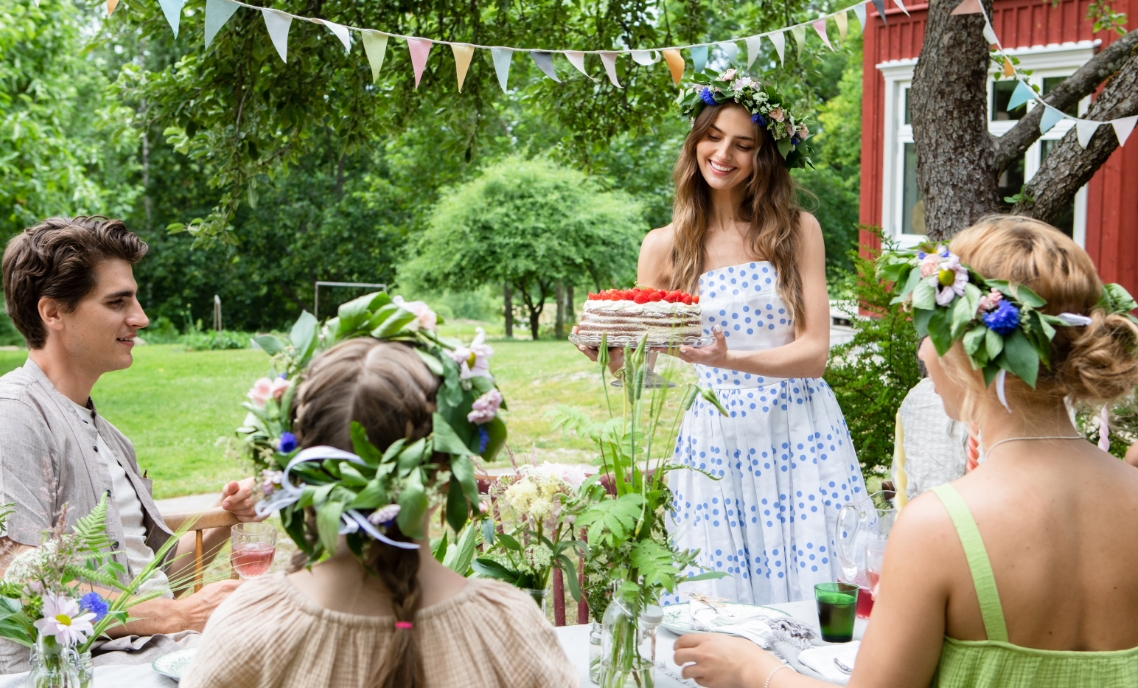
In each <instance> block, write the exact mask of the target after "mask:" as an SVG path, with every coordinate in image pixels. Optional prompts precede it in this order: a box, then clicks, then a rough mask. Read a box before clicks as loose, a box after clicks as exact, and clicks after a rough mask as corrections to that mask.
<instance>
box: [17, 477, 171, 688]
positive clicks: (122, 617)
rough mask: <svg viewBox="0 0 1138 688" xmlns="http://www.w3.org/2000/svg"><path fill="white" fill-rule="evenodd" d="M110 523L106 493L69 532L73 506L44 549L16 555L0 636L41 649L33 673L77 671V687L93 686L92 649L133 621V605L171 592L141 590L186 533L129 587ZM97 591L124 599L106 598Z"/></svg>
mask: <svg viewBox="0 0 1138 688" xmlns="http://www.w3.org/2000/svg"><path fill="white" fill-rule="evenodd" d="M12 513H13V510H12V509H11V508H5V510H4V511H2V512H0V524H2V523H3V520H4V519H6V518H7V517H8V516H9V515H11V514H12ZM106 518H107V498H106V496H105V495H104V496H103V498H102V499H100V500H99V503H98V504H97V505H96V506H95V508H94V509H92V510H91V513H89V514H87V515H86V516H84V517H83V518H80V519H79V520H78V521H76V523H75V526H74V527H73V528H72V530H71V532H67V531H66V526H65V524H66V522H67V514H66V506H65V507H64V513H63V514H62V515H61V516H60V518H59V525H57V526H56V527H55V528H54V529H53V530H51V531H48V532H47V533H45V536H44V540H43V542H42V543H41V544H40V546H39V547H37V548H35V549H32V550H28V551H27V552H24V553H22V554H20V555H19V556H17V557H15V558H14V559H13V560H12V562H11V564H10V565H9V566H8V570H7V572H6V573H5V575H4V580H3V581H2V582H0V637H2V638H7V639H9V640H12V641H15V642H17V643H19V644H21V645H23V646H25V647H28V648H32V649H34V650H35V651H36V660H34V661H33V670H34V669H36V668H37V661H38V668H39V669H42V670H43V671H45V672H47V673H49V674H51V673H53V675H55V676H57V677H58V676H62V675H63V674H66V673H67V672H69V671H70V672H71V673H73V674H75V676H74V677H73V680H72V682H71V684H69V685H85V684H86V682H87V681H89V680H90V675H89V671H90V666H89V664H87V665H86V668H85V669H84V667H83V663H82V661H81V659H82V658H83V657H84V656H87V657H88V659H89V655H87V653H89V652H90V649H91V645H92V644H93V643H94V642H95V641H96V640H98V639H99V638H100V637H102V636H103V635H104V634H105V633H106V631H107V630H108V629H109V628H111V627H112V626H116V625H121V624H125V623H127V621H128V620H129V617H128V612H127V610H128V609H129V608H130V607H133V606H134V605H136V604H139V603H141V602H146V601H147V600H151V599H154V598H156V597H159V596H161V595H162V594H163V593H164V592H165V591H164V590H163V589H157V590H153V591H150V592H147V593H142V594H139V593H138V590H139V588H140V587H141V586H142V585H144V584H145V583H146V582H147V581H149V580H150V579H151V578H152V577H153V576H154V574H155V572H156V571H157V569H158V567H159V566H160V565H161V564H162V562H163V561H164V560H165V557H166V553H167V552H168V551H169V550H170V548H171V547H173V546H175V545H176V544H177V542H178V536H179V535H180V534H181V532H184V529H185V526H183V529H182V531H181V532H179V533H176V534H175V536H174V537H172V538H170V539H169V540H168V541H167V542H166V544H165V545H163V546H162V547H161V548H159V550H158V551H157V552H156V553H155V555H154V559H153V560H152V561H151V563H150V564H149V565H147V566H146V567H145V568H144V569H143V570H142V571H140V572H139V573H138V575H136V576H135V578H134V579H133V580H132V581H130V582H129V583H123V582H122V578H124V577H125V574H126V568H125V567H124V566H123V565H122V564H119V563H118V562H116V561H115V560H114V555H115V553H116V552H115V551H114V549H113V547H112V544H113V543H112V542H111V541H110V539H109V538H108V537H107V532H106ZM0 527H2V525H0ZM84 586H87V587H88V590H87V591H86V592H84V590H83V588H84ZM91 586H99V587H101V588H103V589H106V590H110V591H112V592H115V593H117V595H116V596H115V597H114V599H110V600H108V599H105V598H104V597H103V596H102V595H101V594H100V593H98V592H96V591H94V590H93V589H90V587H91ZM34 673H35V672H34V671H33V676H34ZM46 685H52V684H50V683H49V684H46Z"/></svg>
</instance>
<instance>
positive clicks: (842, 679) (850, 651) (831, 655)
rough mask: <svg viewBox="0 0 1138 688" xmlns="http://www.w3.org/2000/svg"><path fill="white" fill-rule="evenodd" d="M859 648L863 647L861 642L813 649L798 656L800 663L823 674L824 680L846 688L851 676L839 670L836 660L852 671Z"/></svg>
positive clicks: (856, 641)
mask: <svg viewBox="0 0 1138 688" xmlns="http://www.w3.org/2000/svg"><path fill="white" fill-rule="evenodd" d="M859 647H861V641H860V640H854V641H852V642H848V643H834V644H833V645H821V646H816V647H811V648H809V649H806V650H803V651H802V652H800V653H799V654H798V661H799V662H801V663H802V665H803V666H805V667H808V668H809V669H812V670H813V671H816V672H818V673H819V674H821V675H822V678H824V679H825V680H827V681H829V682H830V683H837V684H839V685H843V686H844V685H846V684H847V683H848V682H849V680H850V675H849V674H846V673H842V672H841V671H840V670H839V669H838V665H837V664H835V663H834V659H837V660H838V661H840V662H841V663H842V664H845V665H846V666H847V667H849V668H851V669H852V668H853V666H854V661H855V660H856V659H857V651H858V648H859Z"/></svg>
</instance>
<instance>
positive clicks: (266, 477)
mask: <svg viewBox="0 0 1138 688" xmlns="http://www.w3.org/2000/svg"><path fill="white" fill-rule="evenodd" d="M283 477H284V473H283V472H281V471H270V470H269V469H267V468H266V469H265V470H263V471H261V492H264V493H265V496H266V497H268V496H270V495H272V494H273V493H274V492H276V490H277V488H279V487H280V486H281V480H282V479H283Z"/></svg>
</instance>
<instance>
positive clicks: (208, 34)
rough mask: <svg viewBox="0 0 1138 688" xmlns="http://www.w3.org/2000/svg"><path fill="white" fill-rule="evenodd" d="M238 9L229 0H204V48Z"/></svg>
mask: <svg viewBox="0 0 1138 688" xmlns="http://www.w3.org/2000/svg"><path fill="white" fill-rule="evenodd" d="M117 1H118V0H115V2H117ZM238 7H240V5H238V4H237V3H235V2H229V0H205V47H207V48H208V47H209V44H210V43H212V42H213V37H214V36H216V35H217V32H218V31H221V27H223V26H225V22H227V21H229V18H230V17H232V16H233V13H234V12H236V11H237V8H238Z"/></svg>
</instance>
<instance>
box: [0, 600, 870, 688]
mask: <svg viewBox="0 0 1138 688" xmlns="http://www.w3.org/2000/svg"><path fill="white" fill-rule="evenodd" d="M767 606H769V607H774V608H775V609H781V610H782V611H784V612H786V613H788V614H790V615H791V616H792V617H794V618H795V619H797V620H798V621H802V622H803V623H807V624H810V625H811V626H812V627H813V628H814V630H815V632H818V633H821V631H820V630H819V628H818V608H817V606H816V605H815V602H814V601H813V600H809V601H803V602H786V603H783V604H771V605H767ZM866 623H867V622H866V620H865V619H858V620H857V621H855V622H854V638H855V639H858V640H860V639H861V636H862V634H864V633H865V626H866ZM556 631H557V638H558V640H560V641H561V647H562V648H563V649H564V650H565V654H567V655H569V661H571V662H573V666H575V667H577V675H578V676H580V677H581V688H589V686H591V685H593V684H592V683H590V682H589V626H588V625H587V624H586V625H581V626H564V627H562V628H558V629H556ZM677 637H678V636H677V635H676V634H675V633H672V632H671V631H669V630H667V629H665V628H660V629H659V630H658V631H657V633H656V663H657V665H659V663H660V662H663V663H664V667H665V668H664V669H663V670H659V669H658V670H657V671H656V687H657V688H680V687H681V686H684V683H682V682H681V680H678V679H679V677H680V668H679V667H678V666H676V663H675V662H674V661H673V660H672V652H673V651H672V645H673V644H674V643H675V642H676V638H677ZM0 688H2V687H0ZM685 688H687V687H686V686H685Z"/></svg>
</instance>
